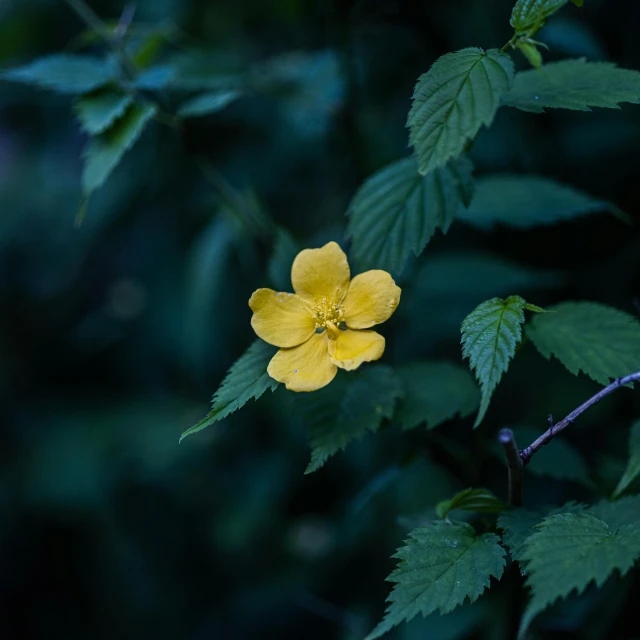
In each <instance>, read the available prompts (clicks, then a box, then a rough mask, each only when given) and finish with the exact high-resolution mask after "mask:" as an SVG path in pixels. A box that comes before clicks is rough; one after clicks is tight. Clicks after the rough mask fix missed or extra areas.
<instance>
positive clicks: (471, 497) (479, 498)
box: [436, 489, 508, 518]
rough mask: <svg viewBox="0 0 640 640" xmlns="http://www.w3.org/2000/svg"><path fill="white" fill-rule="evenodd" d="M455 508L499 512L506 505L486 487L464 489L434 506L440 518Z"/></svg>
mask: <svg viewBox="0 0 640 640" xmlns="http://www.w3.org/2000/svg"><path fill="white" fill-rule="evenodd" d="M455 509H461V510H462V511H475V512H476V513H500V512H501V511H504V510H505V509H508V506H507V505H506V504H505V503H504V502H502V500H498V498H496V496H495V495H494V494H493V493H491V491H489V490H488V489H465V490H464V491H460V493H458V494H456V495H455V496H453V498H451V499H450V500H443V501H442V502H439V503H438V505H437V506H436V514H437V515H438V517H440V518H446V517H447V516H448V515H449V512H450V511H454V510H455Z"/></svg>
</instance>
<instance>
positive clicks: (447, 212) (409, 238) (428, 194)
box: [347, 157, 473, 272]
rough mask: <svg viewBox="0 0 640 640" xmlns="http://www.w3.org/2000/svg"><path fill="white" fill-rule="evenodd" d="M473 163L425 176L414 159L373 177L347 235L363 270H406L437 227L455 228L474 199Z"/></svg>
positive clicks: (353, 208) (356, 201)
mask: <svg viewBox="0 0 640 640" xmlns="http://www.w3.org/2000/svg"><path fill="white" fill-rule="evenodd" d="M472 172H473V165H472V164H471V161H470V160H468V159H467V158H465V157H462V158H458V159H457V160H453V161H451V162H449V163H448V164H447V165H446V166H443V167H438V168H436V169H434V170H433V171H431V172H430V173H427V174H426V175H424V176H423V175H421V174H420V173H418V164H417V162H416V159H415V158H414V157H411V158H405V159H403V160H398V161H397V162H393V163H391V164H390V165H388V166H386V167H384V168H383V169H381V170H380V171H378V172H377V173H375V174H374V175H373V176H371V177H370V178H368V179H367V180H366V181H365V182H364V184H363V185H362V186H361V187H360V189H358V191H357V193H356V194H355V196H354V197H353V199H352V201H351V203H350V205H349V208H348V209H347V216H348V217H349V225H348V227H347V237H349V238H352V239H353V244H352V250H353V255H354V258H355V260H356V261H357V263H358V266H360V267H361V268H362V269H368V268H372V267H376V268H378V269H385V270H387V271H396V272H397V271H400V270H402V267H403V266H404V264H405V262H406V260H407V258H409V256H411V255H412V254H415V255H419V254H420V253H422V251H423V250H424V248H425V247H426V245H427V243H428V242H429V240H430V239H431V238H432V237H433V235H434V234H435V232H436V230H437V229H440V230H441V231H442V233H446V232H447V231H448V230H449V227H450V225H451V223H452V222H453V219H454V218H455V216H456V214H457V213H458V212H459V211H460V210H461V209H463V208H464V207H466V206H467V205H468V204H469V201H470V200H471V196H472V195H473V178H472Z"/></svg>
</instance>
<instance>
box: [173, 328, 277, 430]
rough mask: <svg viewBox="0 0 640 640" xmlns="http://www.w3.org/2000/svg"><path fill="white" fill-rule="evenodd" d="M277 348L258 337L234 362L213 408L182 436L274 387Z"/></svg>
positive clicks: (214, 397)
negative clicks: (272, 373) (271, 363)
mask: <svg viewBox="0 0 640 640" xmlns="http://www.w3.org/2000/svg"><path fill="white" fill-rule="evenodd" d="M276 351H277V348H276V347H272V346H271V345H270V344H267V343H266V342H263V341H262V340H256V341H255V342H253V343H252V344H251V346H250V347H249V348H248V349H247V350H246V351H245V353H244V354H243V355H242V356H240V357H239V358H238V359H237V360H236V361H235V362H234V363H233V365H232V366H231V368H230V369H229V371H228V372H227V375H226V376H225V378H224V380H223V381H222V384H221V385H220V388H219V389H218V390H217V391H216V392H215V394H214V396H213V400H212V402H211V411H210V412H209V413H208V414H207V415H206V416H205V417H204V418H202V420H200V422H198V423H197V424H195V425H194V426H193V427H191V428H190V429H187V430H186V431H185V432H184V433H183V434H182V435H181V436H180V442H182V441H183V440H184V439H185V438H186V437H187V436H190V435H191V434H193V433H196V432H197V431H202V429H206V428H207V427H210V426H211V425H212V424H214V423H216V422H220V420H224V418H226V417H227V416H228V415H230V414H231V413H233V412H234V411H237V410H238V409H240V407H242V406H243V405H244V404H246V403H247V402H248V401H249V400H251V399H252V398H253V399H254V400H257V399H258V398H259V397H260V396H261V395H262V394H263V393H264V392H265V391H266V390H267V389H271V391H273V390H274V389H275V388H276V387H277V386H278V383H277V382H276V381H275V380H274V379H273V378H271V377H270V376H269V374H268V373H267V365H268V364H269V360H271V358H272V357H273V356H274V354H275V353H276Z"/></svg>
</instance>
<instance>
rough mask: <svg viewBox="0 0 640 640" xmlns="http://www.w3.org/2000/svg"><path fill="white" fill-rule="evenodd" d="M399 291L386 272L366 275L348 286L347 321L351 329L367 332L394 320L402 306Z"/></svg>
mask: <svg viewBox="0 0 640 640" xmlns="http://www.w3.org/2000/svg"><path fill="white" fill-rule="evenodd" d="M400 291H401V290H400V287H399V286H398V285H397V284H396V283H395V282H394V280H393V278H392V277H391V276H390V275H389V274H388V273H387V272H386V271H380V270H377V269H376V270H373V271H365V272H364V273H361V274H360V275H358V276H356V277H355V278H354V279H353V280H352V281H351V284H350V285H349V290H348V291H347V296H346V297H345V299H344V302H343V304H342V308H343V309H344V321H345V322H346V323H347V326H348V327H350V328H351V329H368V328H369V327H373V325H374V324H380V323H381V322H384V321H385V320H388V319H389V318H390V317H391V314H392V313H393V312H394V311H395V310H396V307H397V306H398V302H400Z"/></svg>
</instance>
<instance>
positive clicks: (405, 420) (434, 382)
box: [396, 362, 480, 429]
mask: <svg viewBox="0 0 640 640" xmlns="http://www.w3.org/2000/svg"><path fill="white" fill-rule="evenodd" d="M397 373H398V377H399V378H400V380H401V381H402V388H403V391H404V395H403V398H402V402H401V404H400V408H399V409H398V412H397V414H396V420H397V421H398V423H399V424H400V426H401V427H402V428H403V429H413V428H414V427H417V426H419V425H420V424H422V423H426V426H427V429H435V428H436V427H437V426H439V425H441V424H442V423H443V422H446V421H447V420H451V419H452V418H454V417H455V416H456V415H459V416H460V417H461V418H466V417H467V416H468V415H471V414H472V413H473V412H474V411H476V410H477V408H478V404H479V401H480V394H479V391H478V385H476V383H475V381H474V379H473V377H472V376H471V374H470V373H469V371H468V370H467V369H466V368H465V367H462V366H460V365H458V364H454V363H452V362H415V363H412V364H407V365H404V366H402V367H400V368H398V369H397Z"/></svg>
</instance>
